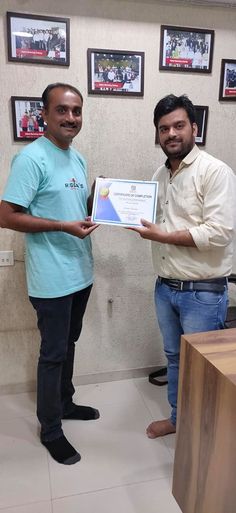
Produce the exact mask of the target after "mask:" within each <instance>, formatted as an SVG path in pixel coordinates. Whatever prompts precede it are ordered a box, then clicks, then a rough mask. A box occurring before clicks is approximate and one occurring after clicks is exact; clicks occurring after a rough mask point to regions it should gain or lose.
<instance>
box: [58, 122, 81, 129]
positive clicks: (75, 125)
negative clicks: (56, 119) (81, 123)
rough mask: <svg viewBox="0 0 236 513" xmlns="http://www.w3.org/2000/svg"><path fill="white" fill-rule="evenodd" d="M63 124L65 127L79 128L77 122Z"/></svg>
mask: <svg viewBox="0 0 236 513" xmlns="http://www.w3.org/2000/svg"><path fill="white" fill-rule="evenodd" d="M61 126H63V127H64V128H77V126H78V125H77V124H76V123H61Z"/></svg>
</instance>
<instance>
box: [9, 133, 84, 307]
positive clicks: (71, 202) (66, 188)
mask: <svg viewBox="0 0 236 513" xmlns="http://www.w3.org/2000/svg"><path fill="white" fill-rule="evenodd" d="M87 197H88V187H87V171H86V164H85V161H84V159H83V157H82V156H81V155H80V153H79V152H78V151H76V150H75V149H73V148H69V149H68V150H62V149H60V148H58V147H57V146H55V144H53V143H52V142H51V141H49V140H48V139H46V137H44V136H42V137H40V138H39V139H37V140H36V141H34V142H33V143H31V144H29V145H28V146H27V147H26V148H24V149H23V150H22V151H21V152H20V153H19V154H18V155H16V156H15V157H14V159H13V161H12V167H11V173H10V176H9V179H8V182H7V185H6V188H5V191H4V194H3V196H2V199H3V200H5V201H9V202H11V203H15V204H17V205H21V206H22V207H25V208H26V209H27V213H28V214H29V215H32V216H36V217H43V218H47V219H53V220H61V221H75V220H78V221H80V220H83V219H84V218H85V217H86V216H87ZM25 262H26V277H27V285H28V293H29V295H30V296H33V297H40V298H53V297H61V296H66V295H68V294H71V293H73V292H76V291H78V290H82V289H84V288H86V287H88V286H89V285H91V283H92V282H93V258H92V250H91V240H90V237H86V238H85V239H79V238H78V237H74V236H72V235H69V234H67V233H64V232H40V233H27V234H26V258H25Z"/></svg>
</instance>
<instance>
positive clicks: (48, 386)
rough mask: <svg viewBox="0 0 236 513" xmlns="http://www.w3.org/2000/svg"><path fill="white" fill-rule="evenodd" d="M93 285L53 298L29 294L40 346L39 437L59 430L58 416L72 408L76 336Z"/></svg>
mask: <svg viewBox="0 0 236 513" xmlns="http://www.w3.org/2000/svg"><path fill="white" fill-rule="evenodd" d="M91 289H92V285H90V286H89V287H87V288H86V289H83V290H80V291H78V292H75V293H73V294H70V295H68V296H63V297H59V298H52V299H41V298H35V297H30V301H31V303H32V305H33V307H34V309H35V310H36V312H37V317H38V328H39V331H40V334H41V347H40V355H39V361H38V379H37V416H38V419H39V422H40V424H41V439H42V440H43V441H45V442H46V441H51V440H54V439H56V438H59V437H60V436H61V435H62V434H63V431H62V426H61V419H62V416H63V415H64V414H68V413H70V412H71V410H72V409H73V405H72V396H73V394H74V392H75V389H74V386H73V383H72V376H73V366H74V354H75V342H76V341H77V340H78V338H79V336H80V333H81V330H82V322H83V316H84V313H85V309H86V305H87V302H88V298H89V295H90V292H91Z"/></svg>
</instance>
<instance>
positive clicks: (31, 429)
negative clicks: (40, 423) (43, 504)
mask: <svg viewBox="0 0 236 513" xmlns="http://www.w3.org/2000/svg"><path fill="white" fill-rule="evenodd" d="M50 498H51V496H50V488H49V473H48V461H47V453H46V451H45V449H44V447H43V446H42V445H41V444H40V442H39V440H38V437H37V424H36V420H35V419H34V417H27V418H26V419H15V420H14V422H13V421H12V420H11V421H6V422H0V508H4V507H7V506H16V505H21V504H24V503H31V502H39V501H43V500H45V501H47V500H50Z"/></svg>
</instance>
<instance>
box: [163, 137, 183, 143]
mask: <svg viewBox="0 0 236 513" xmlns="http://www.w3.org/2000/svg"><path fill="white" fill-rule="evenodd" d="M171 142H182V139H179V138H178V137H169V139H167V141H166V142H165V144H169V143H171Z"/></svg>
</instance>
